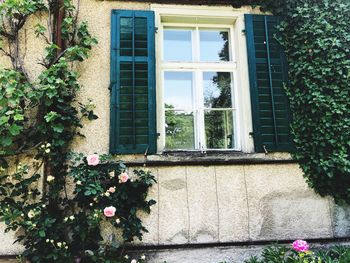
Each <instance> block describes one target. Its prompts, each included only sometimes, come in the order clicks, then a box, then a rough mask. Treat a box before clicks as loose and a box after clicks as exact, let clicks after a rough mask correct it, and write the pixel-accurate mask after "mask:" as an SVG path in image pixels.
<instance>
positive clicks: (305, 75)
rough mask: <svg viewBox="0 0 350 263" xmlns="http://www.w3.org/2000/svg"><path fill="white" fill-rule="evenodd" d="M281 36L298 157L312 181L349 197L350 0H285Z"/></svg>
mask: <svg viewBox="0 0 350 263" xmlns="http://www.w3.org/2000/svg"><path fill="white" fill-rule="evenodd" d="M284 6H285V7H286V10H288V11H287V12H284V13H282V14H281V15H282V17H283V22H282V23H281V25H280V27H279V30H280V31H281V34H282V35H281V38H280V42H281V44H282V45H283V46H284V48H285V50H286V54H287V56H288V62H289V79H290V83H288V85H287V86H286V88H287V92H288V95H289V98H290V104H291V109H292V112H293V119H294V120H293V124H292V131H293V135H294V142H295V146H296V151H295V152H294V153H293V156H294V158H295V159H296V160H298V162H299V164H300V166H301V168H302V169H303V171H304V175H305V177H306V180H307V182H308V184H309V186H310V187H312V188H314V189H315V190H316V192H318V193H319V194H321V195H322V196H325V195H331V196H333V197H334V198H335V200H336V201H338V202H347V203H350V111H349V109H350V100H349V96H350V86H349V80H350V52H349V49H350V32H349V30H348V28H349V19H348V18H349V17H350V2H349V1H341V0H336V1H328V0H322V1H314V0H308V1H298V0H297V1H295V0H293V1H286V2H285V3H284Z"/></svg>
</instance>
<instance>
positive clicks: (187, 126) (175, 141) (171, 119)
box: [165, 110, 194, 150]
mask: <svg viewBox="0 0 350 263" xmlns="http://www.w3.org/2000/svg"><path fill="white" fill-rule="evenodd" d="M165 136H166V138H165V141H166V142H165V148H166V149H169V150H171V149H172V150H174V149H194V118H193V113H192V112H184V111H174V110H166V111H165Z"/></svg>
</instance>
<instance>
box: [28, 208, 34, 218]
mask: <svg viewBox="0 0 350 263" xmlns="http://www.w3.org/2000/svg"><path fill="white" fill-rule="evenodd" d="M27 215H28V217H29V218H33V217H34V216H35V212H34V210H30V211H29V212H28V214H27Z"/></svg>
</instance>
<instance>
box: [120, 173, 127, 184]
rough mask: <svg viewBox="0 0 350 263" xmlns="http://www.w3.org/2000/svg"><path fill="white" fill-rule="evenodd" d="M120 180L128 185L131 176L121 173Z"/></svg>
mask: <svg viewBox="0 0 350 263" xmlns="http://www.w3.org/2000/svg"><path fill="white" fill-rule="evenodd" d="M119 180H120V182H121V183H126V182H127V181H128V180H129V175H128V174H127V173H125V172H124V173H121V174H120V175H119Z"/></svg>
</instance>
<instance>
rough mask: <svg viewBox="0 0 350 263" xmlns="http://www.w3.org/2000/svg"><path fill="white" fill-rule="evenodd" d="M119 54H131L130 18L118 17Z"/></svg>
mask: <svg viewBox="0 0 350 263" xmlns="http://www.w3.org/2000/svg"><path fill="white" fill-rule="evenodd" d="M120 55H121V56H132V18H130V17H121V18H120Z"/></svg>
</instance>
